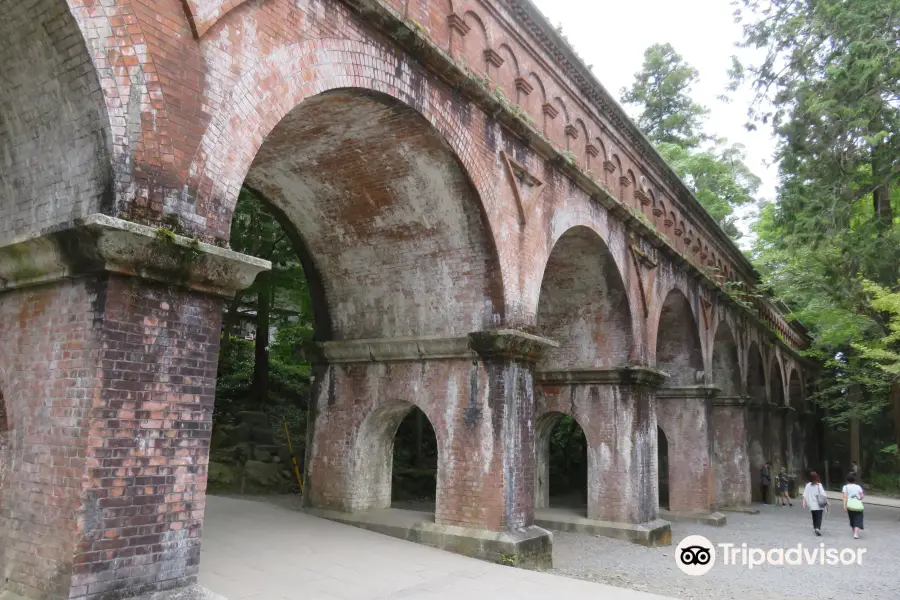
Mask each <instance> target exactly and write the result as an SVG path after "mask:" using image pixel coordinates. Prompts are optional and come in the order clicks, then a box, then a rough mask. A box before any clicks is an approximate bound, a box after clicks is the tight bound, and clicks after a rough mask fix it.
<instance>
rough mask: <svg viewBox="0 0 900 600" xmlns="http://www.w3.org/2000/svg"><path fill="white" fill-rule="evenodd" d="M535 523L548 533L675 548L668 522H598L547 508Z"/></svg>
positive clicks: (565, 510)
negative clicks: (552, 530)
mask: <svg viewBox="0 0 900 600" xmlns="http://www.w3.org/2000/svg"><path fill="white" fill-rule="evenodd" d="M534 522H535V524H536V525H539V526H540V527H545V528H547V529H555V530H557V531H569V532H573V533H591V534H594V535H602V536H604V537H611V538H617V539H621V540H628V541H629V542H634V543H635V544H640V545H641V546H670V545H671V544H672V526H671V525H670V524H669V522H668V521H663V520H662V519H656V520H655V521H649V522H647V523H638V524H635V523H619V522H615V521H596V520H594V519H588V518H587V517H584V516H583V515H581V514H579V513H578V512H576V511H573V510H567V509H555V508H543V509H539V510H537V511H535V515H534Z"/></svg>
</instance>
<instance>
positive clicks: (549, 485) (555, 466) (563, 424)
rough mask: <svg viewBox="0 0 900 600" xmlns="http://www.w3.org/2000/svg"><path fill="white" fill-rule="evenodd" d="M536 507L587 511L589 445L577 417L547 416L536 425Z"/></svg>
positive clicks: (549, 414)
mask: <svg viewBox="0 0 900 600" xmlns="http://www.w3.org/2000/svg"><path fill="white" fill-rule="evenodd" d="M535 445H536V448H537V461H536V463H535V464H536V468H535V471H536V478H535V507H536V508H563V509H568V510H571V509H574V510H577V511H578V512H579V513H581V514H582V515H583V514H585V513H586V511H587V491H588V469H589V468H588V443H587V438H586V437H585V435H584V430H583V429H582V428H581V425H579V424H578V421H576V420H575V419H574V418H572V417H571V416H569V415H564V414H562V413H558V412H551V413H547V414H545V415H544V416H543V417H541V418H540V419H538V420H537V422H536V424H535Z"/></svg>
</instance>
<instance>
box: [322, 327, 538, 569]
mask: <svg viewBox="0 0 900 600" xmlns="http://www.w3.org/2000/svg"><path fill="white" fill-rule="evenodd" d="M551 345H552V342H550V341H549V340H545V339H543V338H538V337H536V336H531V335H528V334H524V333H522V332H518V331H511V330H501V331H491V332H477V333H473V334H470V335H469V336H467V337H456V338H402V339H381V340H351V341H338V342H326V343H324V344H322V356H323V364H322V365H321V366H319V367H317V369H316V380H315V386H314V397H315V403H314V404H311V414H310V419H309V422H310V423H311V424H312V427H311V428H310V436H311V437H310V439H309V443H308V444H307V448H308V449H309V450H308V452H307V460H306V464H307V479H306V489H305V492H306V498H305V503H306V504H307V506H309V507H311V508H312V509H314V510H315V511H316V513H317V514H321V515H322V516H325V517H328V518H334V519H337V520H341V521H344V522H349V523H354V524H361V523H360V521H359V520H358V519H351V518H349V517H347V516H346V514H348V513H360V512H365V511H372V510H374V509H383V508H387V507H389V506H390V491H391V489H390V487H391V461H392V456H393V436H394V433H395V431H396V428H397V426H398V425H399V423H400V421H401V420H402V419H403V417H404V416H405V415H406V413H407V412H408V411H409V410H410V409H411V408H412V407H413V406H418V407H419V408H420V409H421V410H422V411H423V412H424V413H425V415H426V416H427V417H428V419H429V421H430V422H431V425H432V426H433V427H434V431H435V436H436V437H437V443H438V475H437V490H436V509H435V517H434V521H433V522H430V521H428V522H423V523H416V524H415V525H414V526H413V530H414V532H410V533H408V535H409V536H410V537H411V538H412V539H416V540H417V541H422V542H424V543H427V544H430V545H436V546H439V547H442V548H447V549H451V550H455V551H459V552H463V553H466V554H470V555H474V556H478V557H480V558H486V559H489V560H499V558H500V555H501V554H506V555H515V556H516V557H517V560H518V561H519V562H520V563H521V564H529V565H533V566H547V565H549V564H550V535H549V534H548V533H547V532H546V531H544V530H542V529H540V528H537V527H534V511H533V497H534V488H533V484H534V414H533V411H534V397H533V383H532V371H533V366H534V362H535V360H536V359H537V357H538V355H539V353H540V351H541V350H542V349H543V348H545V347H547V346H551ZM373 518H374V517H367V519H368V521H367V526H372V527H375V528H377V525H372V519H373ZM486 532H494V533H490V534H488V533H486Z"/></svg>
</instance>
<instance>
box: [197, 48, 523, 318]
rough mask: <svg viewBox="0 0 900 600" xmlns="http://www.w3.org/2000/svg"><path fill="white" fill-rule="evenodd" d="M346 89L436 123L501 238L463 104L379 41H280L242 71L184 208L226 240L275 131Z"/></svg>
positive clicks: (491, 186) (500, 275)
mask: <svg viewBox="0 0 900 600" xmlns="http://www.w3.org/2000/svg"><path fill="white" fill-rule="evenodd" d="M351 73H352V74H351ZM342 89H355V90H361V91H368V92H370V93H373V94H381V95H384V96H387V97H390V98H393V99H394V100H395V101H396V102H397V103H398V105H401V106H405V107H407V108H408V109H410V111H411V112H415V113H418V117H419V118H420V119H422V120H424V121H425V122H428V123H430V124H431V126H432V127H433V129H434V131H435V133H436V134H437V135H438V136H440V138H442V140H443V142H444V143H445V144H446V145H447V146H448V147H449V149H450V151H451V152H452V154H453V156H454V157H455V159H456V160H457V161H458V162H459V164H460V165H461V168H462V169H463V171H464V173H465V176H466V178H467V179H468V180H469V181H470V182H471V185H472V186H473V187H474V189H475V191H476V192H477V196H478V199H479V202H480V207H479V208H480V210H481V211H482V212H483V215H484V219H485V228H486V229H485V230H486V234H487V238H488V239H490V240H492V242H491V243H492V244H493V243H495V242H494V241H493V240H496V239H497V238H496V236H495V235H494V232H495V231H497V230H498V228H501V229H502V227H501V225H500V224H501V223H502V222H503V217H502V216H501V213H502V203H501V201H500V200H501V199H500V198H499V197H498V194H497V191H496V185H495V184H496V177H495V176H494V174H493V173H492V172H491V171H490V169H488V168H487V166H486V165H484V164H482V163H479V162H478V161H477V160H476V157H477V154H476V152H475V150H474V148H473V146H472V140H471V137H470V133H469V131H468V128H467V126H466V124H465V123H463V122H462V121H461V120H460V119H461V117H460V111H447V110H444V109H443V107H444V106H446V105H447V104H448V103H449V104H453V103H454V102H455V101H456V100H455V99H454V98H453V97H452V95H451V91H450V90H449V89H445V88H443V87H439V86H437V85H434V84H432V83H431V82H430V80H429V79H428V78H427V77H426V76H425V73H424V71H423V70H422V68H421V66H419V65H418V64H416V63H415V62H413V61H411V60H409V58H408V57H404V56H402V55H398V54H396V53H395V52H393V51H392V50H390V49H388V48H387V47H384V46H379V45H375V44H373V43H367V42H358V41H350V40H342V39H322V40H316V41H310V42H303V43H298V44H292V45H289V46H285V47H282V48H281V49H279V50H277V51H275V52H273V53H271V54H269V55H267V56H265V57H264V58H263V59H261V60H260V61H259V62H258V63H257V64H256V65H255V66H254V68H252V69H249V70H248V71H246V72H245V73H244V74H243V75H242V77H241V78H240V80H238V81H237V82H236V83H235V85H234V87H233V88H232V92H231V94H230V96H229V97H228V98H227V99H226V100H225V101H223V102H222V103H221V105H220V106H219V108H218V109H217V111H216V113H215V114H214V116H213V118H212V122H211V123H210V126H209V127H208V128H207V130H206V132H205V134H204V137H203V140H202V142H201V145H200V151H199V152H198V153H197V155H196V157H195V159H194V161H193V163H192V165H191V168H190V172H191V173H192V174H193V175H192V177H191V182H190V184H189V185H188V189H189V192H188V195H189V196H192V197H193V198H192V202H191V203H190V204H185V206H183V207H182V208H183V209H184V210H190V211H192V212H193V214H194V219H195V220H196V221H197V222H198V223H200V222H202V223H203V224H204V225H205V227H206V230H207V231H210V232H214V235H215V236H216V237H217V238H220V239H227V237H228V232H229V227H230V221H231V213H232V211H233V209H234V204H235V202H236V201H237V195H238V193H239V191H240V188H241V186H242V185H243V183H244V181H245V180H246V178H247V175H248V174H249V173H250V170H251V165H252V164H253V161H254V160H255V158H256V156H257V154H258V152H259V150H260V148H261V147H262V145H263V143H264V141H265V140H266V139H267V137H268V136H269V134H270V133H271V132H272V130H273V129H275V127H276V126H277V125H278V124H279V123H281V122H282V120H283V119H284V118H285V117H286V116H287V115H288V114H289V113H290V112H291V111H293V110H294V109H295V108H296V107H298V106H300V105H301V104H303V103H304V101H306V100H308V99H311V98H313V97H315V96H319V95H321V94H324V93H326V92H329V91H334V90H342ZM463 112H464V111H463ZM183 212H184V211H182V213H183ZM495 252H497V253H502V249H501V248H497V249H496V250H495ZM495 268H496V271H495V273H494V277H496V279H497V281H498V282H501V283H500V285H501V286H502V287H501V289H502V290H503V297H504V300H505V301H504V304H505V303H506V302H507V301H508V299H509V298H515V297H516V295H517V293H516V292H515V291H514V289H513V288H511V287H510V286H511V285H512V282H511V279H510V278H509V277H507V276H506V274H505V272H504V271H503V264H502V261H498V264H497V266H496V267H495ZM507 316H508V315H507Z"/></svg>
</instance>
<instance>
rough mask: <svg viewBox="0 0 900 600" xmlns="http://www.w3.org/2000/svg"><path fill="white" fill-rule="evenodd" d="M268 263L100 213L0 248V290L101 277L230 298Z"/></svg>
mask: <svg viewBox="0 0 900 600" xmlns="http://www.w3.org/2000/svg"><path fill="white" fill-rule="evenodd" d="M271 266H272V265H271V263H269V261H267V260H262V259H259V258H255V257H253V256H247V255H245V254H239V253H237V252H234V251H232V250H228V249H226V248H219V247H218V246H213V245H211V244H205V243H203V242H200V241H198V240H192V239H190V238H187V237H184V236H180V235H176V234H174V233H172V232H171V231H169V230H166V229H154V228H152V227H148V226H146V225H139V224H137V223H132V222H130V221H123V220H122V219H117V218H115V217H110V216H107V215H102V214H93V215H89V216H87V217H85V218H83V219H76V220H75V221H71V222H68V223H66V224H64V225H62V226H57V227H54V228H52V229H51V230H47V231H45V232H44V233H42V234H40V235H33V236H27V237H24V238H19V239H14V240H11V241H10V242H9V243H7V244H5V245H3V246H0V291H3V290H12V289H18V288H23V287H27V286H31V285H39V284H42V283H49V282H53V281H57V280H59V279H65V278H69V277H78V276H81V275H90V274H96V273H102V272H108V273H118V274H121V275H130V276H135V277H141V278H143V279H150V280H154V281H159V282H162V283H165V284H169V285H179V286H183V287H187V288H190V289H194V290H198V291H201V292H205V293H210V294H215V295H217V296H233V295H234V294H235V292H237V291H238V290H242V289H244V288H247V287H249V286H250V285H251V284H252V283H253V280H254V279H255V278H256V275H257V274H258V273H259V272H261V271H266V270H268V269H270V268H271Z"/></svg>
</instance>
